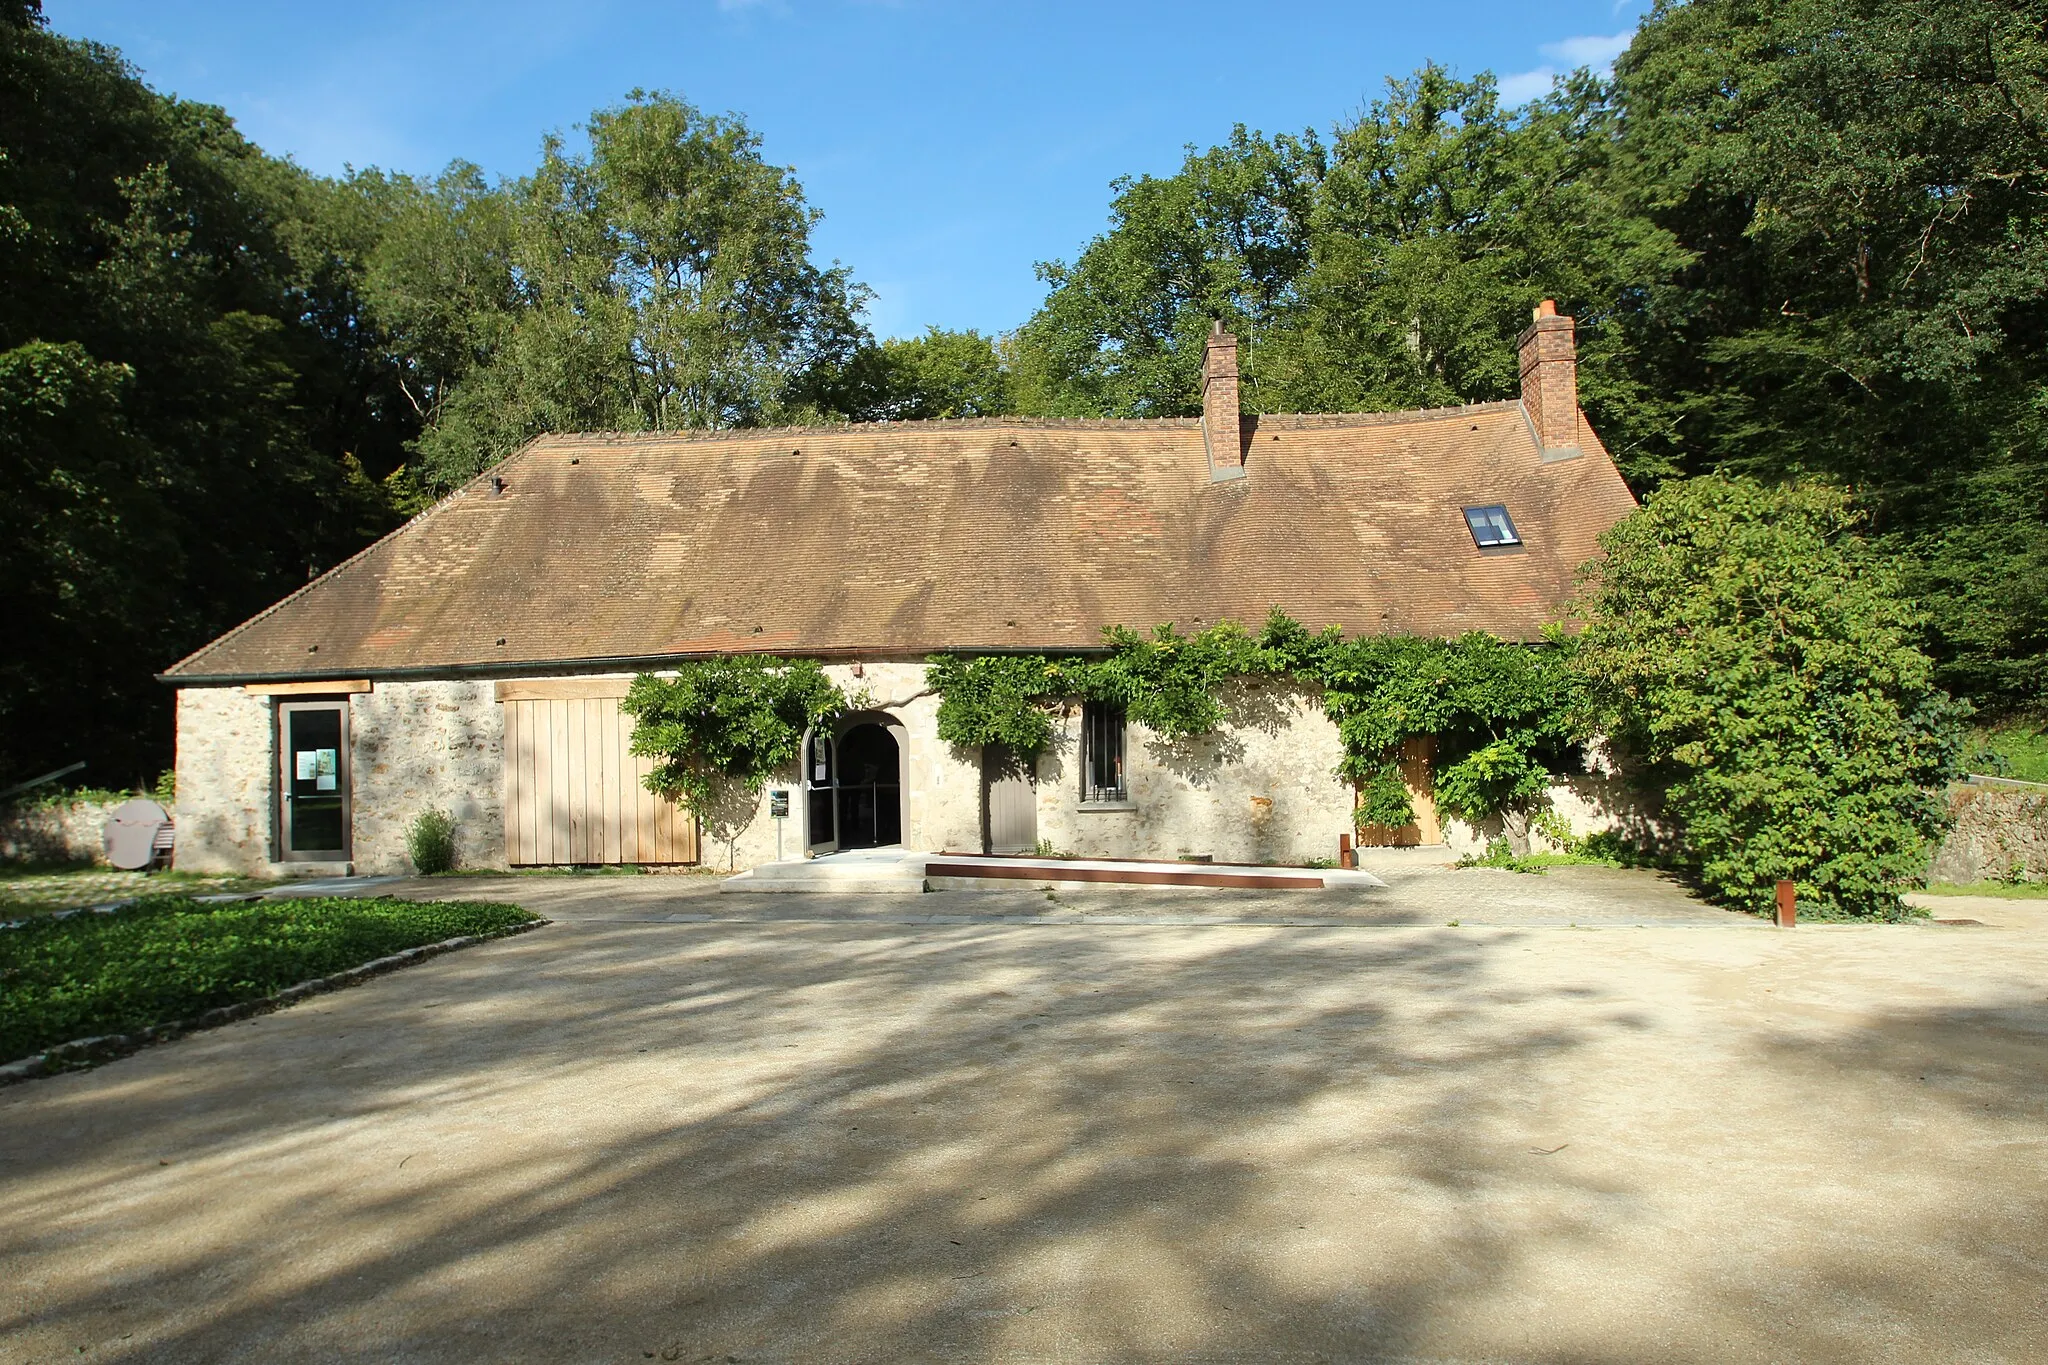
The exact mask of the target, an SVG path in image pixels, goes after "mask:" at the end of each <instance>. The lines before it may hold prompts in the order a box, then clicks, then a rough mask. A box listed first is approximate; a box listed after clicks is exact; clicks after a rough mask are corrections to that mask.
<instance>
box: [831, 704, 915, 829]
mask: <svg viewBox="0 0 2048 1365" xmlns="http://www.w3.org/2000/svg"><path fill="white" fill-rule="evenodd" d="M901 793H902V787H901V777H900V772H899V766H898V752H897V747H896V739H895V737H894V736H893V735H891V734H890V733H889V732H888V731H887V730H884V729H883V728H882V727H881V726H879V725H856V726H854V727H853V728H852V729H851V730H848V731H847V732H846V733H845V734H844V735H842V736H841V737H840V739H839V811H838V814H839V846H840V847H841V848H886V847H887V846H889V845H891V844H900V843H902V842H903V804H902V799H901Z"/></svg>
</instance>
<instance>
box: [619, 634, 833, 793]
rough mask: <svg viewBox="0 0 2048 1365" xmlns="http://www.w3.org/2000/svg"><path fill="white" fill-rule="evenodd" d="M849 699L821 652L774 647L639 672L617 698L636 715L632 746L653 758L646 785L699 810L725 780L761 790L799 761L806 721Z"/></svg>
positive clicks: (621, 706) (825, 715)
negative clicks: (802, 654) (794, 655)
mask: <svg viewBox="0 0 2048 1365" xmlns="http://www.w3.org/2000/svg"><path fill="white" fill-rule="evenodd" d="M846 709H847V697H846V694H845V693H844V692H841V691H840V690H839V688H838V687H837V686H836V685H835V684H834V683H833V682H832V680H831V679H830V678H828V677H826V676H825V670H824V668H823V667H822V666H820V665H819V664H818V663H817V662H816V661H814V660H811V659H783V658H778V657H776V656H774V655H772V654H741V655H735V656H732V657H729V658H721V659H705V660H702V661H699V662H694V663H686V664H683V665H682V666H681V667H679V668H678V669H677V670H676V675H675V676H674V677H672V678H663V677H656V676H655V675H653V674H651V673H642V674H641V675H640V676H639V677H637V678H635V679H633V685H632V687H631V688H629V689H628V690H627V693H626V698H625V700H624V701H622V702H620V703H619V710H621V711H622V712H624V713H625V714H627V715H629V716H632V717H633V718H634V721H635V722H636V723H635V725H634V727H633V745H632V747H633V752H634V753H636V754H639V755H642V756H643V757H646V758H652V759H654V760H656V763H655V767H654V771H653V772H651V773H649V774H648V775H647V789H648V790H649V791H652V792H655V793H657V794H658V795H661V796H666V797H668V798H670V799H672V800H676V799H680V800H683V801H686V802H687V803H688V804H689V805H690V806H691V808H692V809H695V810H698V811H700V812H701V811H702V810H704V809H705V808H706V807H707V806H708V805H709V804H710V802H711V801H712V799H713V797H714V795H715V787H716V784H717V783H718V782H719V781H720V780H723V781H725V782H729V783H736V784H738V785H739V786H740V787H742V788H744V789H746V790H749V791H759V790H760V789H761V786H762V784H763V783H764V782H766V781H767V779H768V777H769V776H770V775H771V774H773V773H774V772H775V771H776V769H778V768H782V767H784V766H786V765H788V764H790V763H793V762H795V761H796V759H797V751H798V749H799V748H800V747H801V746H802V744H803V737H804V732H805V731H806V730H808V729H810V728H811V727H812V726H814V725H817V724H819V723H820V722H823V721H826V720H829V719H831V718H832V717H833V716H836V715H838V714H839V713H840V712H842V711H844V710H846Z"/></svg>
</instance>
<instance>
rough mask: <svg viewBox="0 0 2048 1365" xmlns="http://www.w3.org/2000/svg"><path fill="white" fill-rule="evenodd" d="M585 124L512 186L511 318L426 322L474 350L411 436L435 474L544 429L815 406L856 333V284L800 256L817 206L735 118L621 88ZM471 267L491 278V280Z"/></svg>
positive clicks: (756, 415)
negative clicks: (425, 424) (622, 99)
mask: <svg viewBox="0 0 2048 1365" xmlns="http://www.w3.org/2000/svg"><path fill="white" fill-rule="evenodd" d="M588 137H589V151H588V153H587V154H586V155H582V156H578V155H575V154H573V153H571V152H569V151H568V150H567V149H566V147H565V145H564V143H563V142H562V140H561V139H560V138H557V137H549V138H548V139H547V140H546V141H545V142H544V144H543V146H542V154H541V165H540V168H539V169H538V170H537V171H536V172H535V173H534V174H533V175H532V176H530V177H528V178H526V179H525V180H522V181H520V182H518V183H517V184H516V185H514V186H512V187H510V190H509V207H510V245H509V260H510V274H509V278H510V279H511V280H512V281H513V282H514V285H515V288H514V298H513V303H512V308H511V312H510V317H509V321H501V320H500V318H499V315H498V314H497V312H496V308H495V302H494V300H491V299H485V300H482V301H481V302H479V301H477V300H474V299H470V298H468V296H466V295H462V296H459V297H462V298H464V299H465V301H466V302H467V303H468V305H469V306H468V307H467V308H464V309H461V310H458V313H457V319H456V322H457V325H456V326H455V327H454V328H453V329H450V328H448V327H443V328H442V331H441V334H442V335H448V336H460V337H463V338H466V339H469V340H471V341H472V342H474V341H476V340H481V341H482V342H484V343H485V344H486V345H487V346H488V349H489V354H488V356H487V358H484V359H482V360H481V361H478V362H476V363H474V364H472V365H471V366H470V368H468V370H467V373H466V374H465V375H464V376H463V377H462V378H460V379H459V381H458V382H457V383H456V384H455V385H454V387H453V389H452V391H450V392H449V393H448V394H447V396H446V398H445V400H444V401H443V403H442V404H441V406H440V408H439V410H438V412H437V413H436V417H435V420H434V423H433V425H432V426H431V427H430V428H429V429H428V431H427V432H426V434H425V435H424V436H423V437H422V438H421V442H420V452H421V456H422V463H423V469H424V474H425V477H426V479H427V481H428V482H429V483H430V484H431V485H433V486H436V487H448V486H450V485H452V484H454V483H457V482H460V481H462V480H464V479H467V478H468V477H470V476H471V475H473V474H475V473H476V472H477V471H479V470H481V469H483V468H485V467H487V466H488V465H489V464H491V463H492V462H493V461H495V460H497V459H500V458H502V457H503V456H504V455H506V454H507V453H509V452H510V451H511V450H512V449H513V448H515V447H516V446H517V445H518V444H520V443H521V442H522V441H524V440H526V439H528V438H529V437H531V436H533V435H536V434H538V433H540V432H545V431H565V430H569V431H573V430H599V429H602V430H626V431H649V430H652V431H662V430H674V429H681V428H689V427H732V426H747V425H752V424H755V423H759V422H764V421H800V420H806V419H810V418H815V417H817V416H821V415H823V410H822V408H821V403H820V400H821V398H823V397H824V396H825V395H827V394H828V393H829V392H830V391H831V390H832V386H833V385H834V384H835V383H836V382H837V381H838V380H839V378H840V376H841V374H842V372H843V371H844V370H845V369H846V367H847V366H849V365H850V364H851V363H852V361H853V359H854V357H855V355H856V354H857V352H858V351H859V348H860V346H861V344H862V343H863V342H864V341H866V340H867V335H866V332H865V330H864V329H863V328H862V327H861V325H860V322H859V320H858V313H859V310H860V308H861V306H862V304H863V303H864V302H865V299H866V296H867V294H866V290H865V289H864V288H863V287H861V286H859V285H857V284H855V283H854V282H853V281H852V279H851V277H850V276H849V274H848V272H847V271H846V270H845V269H844V268H843V267H839V266H833V267H831V268H830V269H820V268H819V267H817V266H816V265H814V264H812V262H811V260H810V229H811V226H812V225H813V224H814V223H815V222H816V221H817V218H818V215H817V213H816V211H815V210H813V209H811V208H809V207H808V206H807V205H806V204H805V202H804V197H803V190H802V187H801V186H799V185H798V184H797V182H796V179H795V177H794V176H792V175H791V174H790V173H789V172H788V171H786V170H784V169H782V168H780V167H776V166H771V165H769V164H768V163H767V162H766V161H764V160H763V159H762V157H761V152H760V138H759V137H758V136H757V135H756V134H755V133H754V132H753V131H752V130H750V129H749V128H748V127H747V126H746V124H745V123H743V122H741V121H740V120H739V119H737V118H732V117H725V118H721V117H717V116H711V115H705V114H703V113H701V112H699V111H698V110H696V109H694V108H692V107H691V106H690V105H688V104H686V103H684V102H683V101H682V100H680V99H677V98H675V97H673V96H669V95H659V94H647V93H644V92H640V91H635V92H634V93H633V94H632V95H631V96H630V97H629V98H628V101H627V103H625V104H623V105H620V106H617V107H614V108H611V109H603V110H599V111H597V112H596V113H594V114H592V115H591V118H590V122H589V125H588ZM475 188H476V187H475V186H474V185H473V184H464V185H462V186H460V187H459V193H458V194H456V195H455V196H453V199H454V201H455V202H453V203H449V202H447V201H449V200H450V196H449V195H448V194H447V193H445V192H444V193H443V194H442V196H441V197H442V200H443V201H444V213H443V223H444V224H445V222H446V218H447V212H446V210H448V209H453V208H456V207H461V206H465V205H468V204H470V203H471V202H472V201H473V200H474V199H475V198H476V196H475V193H474V191H475ZM477 210H478V216H479V217H480V218H481V217H484V216H486V215H485V214H484V211H483V208H482V206H481V204H480V203H479V204H478V205H477ZM496 211H497V210H496V209H495V207H493V208H491V210H490V213H492V214H495V212H496ZM480 226H481V225H480ZM439 230H441V231H443V232H445V231H447V228H446V227H445V226H444V227H442V228H441V229H439ZM492 230H495V228H493V229H492ZM479 269H480V270H481V269H482V267H481V266H480V267H479ZM407 278H408V276H406V275H405V274H403V273H401V274H399V275H398V276H397V279H398V280H405V279H407ZM479 278H480V281H481V284H482V287H483V289H484V291H485V292H486V293H487V294H489V293H494V292H495V289H496V280H497V277H496V276H495V274H490V273H485V274H483V275H480V277H479ZM478 318H481V319H483V321H482V322H481V323H480V324H477V325H476V326H472V323H471V320H473V319H478ZM500 329H502V331H501V330H500ZM479 331H480V332H481V335H480V336H479V335H478V332H479Z"/></svg>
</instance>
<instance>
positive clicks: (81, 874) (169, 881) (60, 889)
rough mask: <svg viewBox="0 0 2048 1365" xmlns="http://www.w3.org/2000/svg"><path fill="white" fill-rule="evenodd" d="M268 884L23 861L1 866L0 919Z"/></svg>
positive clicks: (192, 874) (258, 880)
mask: <svg viewBox="0 0 2048 1365" xmlns="http://www.w3.org/2000/svg"><path fill="white" fill-rule="evenodd" d="M267 885H270V883H269V882H268V881H266V880H265V879H264V878H261V877H243V876H237V875H232V874H223V875H218V876H216V875H214V874H212V873H205V872H177V871H164V872H123V871H120V870H118V869H116V868H111V867H101V866H99V865H97V864H94V863H76V864H65V865H51V864H33V863H32V864H24V865H17V866H14V867H7V868H0V922H4V921H7V920H12V919H20V918H22V917H24V916H28V915H44V914H50V913H52V912H54V911H58V910H73V909H77V908H78V907H80V906H85V905H106V904H108V903H109V902H112V901H122V900H131V899H133V898H134V897H137V896H147V895H171V894H175V895H185V896H204V895H210V894H215V893H220V892H229V891H253V890H258V889H260V888H262V887H265V886H267Z"/></svg>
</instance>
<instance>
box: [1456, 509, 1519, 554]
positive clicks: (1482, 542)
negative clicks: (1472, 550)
mask: <svg viewBox="0 0 2048 1365" xmlns="http://www.w3.org/2000/svg"><path fill="white" fill-rule="evenodd" d="M1465 525H1466V527H1467V528H1469V529H1470V530H1471V532H1472V543H1473V544H1474V545H1477V546H1478V547H1479V548H1480V549H1482V550H1487V549H1491V548H1493V547H1494V546H1496V545H1520V544H1521V543H1522V538H1521V537H1520V536H1518V535H1516V534H1515V523H1514V522H1512V521H1510V520H1509V519H1508V509H1507V508H1505V507H1503V506H1501V505H1500V504H1499V503H1494V504H1493V505H1492V506H1490V507H1467V508H1466V509H1465Z"/></svg>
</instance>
